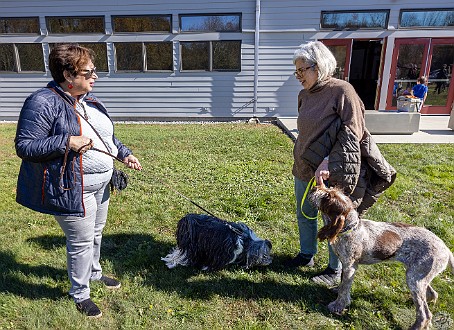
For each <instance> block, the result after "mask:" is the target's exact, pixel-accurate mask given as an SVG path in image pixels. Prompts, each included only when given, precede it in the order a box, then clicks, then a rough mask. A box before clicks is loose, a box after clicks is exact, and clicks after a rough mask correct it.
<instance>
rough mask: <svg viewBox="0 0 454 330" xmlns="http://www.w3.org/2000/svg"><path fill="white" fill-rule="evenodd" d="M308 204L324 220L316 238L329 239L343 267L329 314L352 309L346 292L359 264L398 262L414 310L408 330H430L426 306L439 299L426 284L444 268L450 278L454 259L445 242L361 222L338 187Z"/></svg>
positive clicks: (321, 189)
mask: <svg viewBox="0 0 454 330" xmlns="http://www.w3.org/2000/svg"><path fill="white" fill-rule="evenodd" d="M310 199H311V201H312V202H313V203H314V204H315V205H316V206H317V207H318V209H319V210H320V211H321V213H322V218H323V221H324V227H323V228H321V229H320V230H319V232H318V238H319V239H320V240H325V239H327V240H329V241H330V243H331V245H332V248H333V250H334V252H335V253H336V254H337V256H338V257H339V260H340V261H341V262H342V281H341V284H340V286H339V291H338V296H337V299H336V300H335V301H333V302H331V303H330V304H329V305H328V309H329V310H330V312H332V313H336V314H341V313H342V312H343V311H344V309H345V308H346V307H347V306H348V305H350V302H351V297H350V289H351V286H352V283H353V277H354V274H355V271H356V269H357V268H358V265H359V264H374V263H378V262H381V261H400V262H402V263H403V264H404V265H405V267H406V270H407V273H406V274H407V275H406V277H407V285H408V288H409V289H410V291H411V296H412V298H413V302H414V303H415V305H416V321H415V323H414V324H413V325H412V327H411V329H412V330H416V329H427V328H429V326H430V325H431V319H432V313H431V312H430V310H429V307H428V305H427V301H436V299H437V297H438V294H437V292H435V290H434V289H433V288H432V287H431V286H430V283H431V282H432V280H433V279H434V278H435V277H436V276H437V275H438V274H440V273H441V272H442V271H443V270H445V269H446V267H447V266H448V264H449V265H450V267H451V272H452V273H453V274H454V257H453V254H452V252H451V251H450V250H449V249H448V247H447V246H446V245H445V244H444V243H443V241H442V240H441V239H440V238H438V237H437V236H436V235H435V234H434V233H432V232H430V231H429V230H427V229H425V228H421V227H416V226H411V225H408V224H403V223H388V222H375V221H371V220H366V219H360V218H359V217H358V213H357V212H356V210H355V209H354V206H353V204H352V202H351V200H350V198H348V197H347V196H346V195H345V194H344V193H343V192H342V191H341V190H340V189H337V188H327V187H325V186H317V187H315V188H314V190H313V191H312V192H311V195H310Z"/></svg>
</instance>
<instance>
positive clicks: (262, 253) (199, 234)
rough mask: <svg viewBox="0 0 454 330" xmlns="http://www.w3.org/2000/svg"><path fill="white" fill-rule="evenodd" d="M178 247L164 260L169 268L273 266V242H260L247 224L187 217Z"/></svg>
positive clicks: (179, 230) (179, 231) (182, 222)
mask: <svg viewBox="0 0 454 330" xmlns="http://www.w3.org/2000/svg"><path fill="white" fill-rule="evenodd" d="M176 238H177V247H176V248H174V249H173V250H172V251H171V252H170V253H169V254H168V255H167V256H166V257H164V258H161V260H163V261H164V262H165V263H166V265H167V267H169V268H174V267H176V266H177V265H182V266H194V267H198V268H202V269H204V270H213V271H214V270H219V269H222V268H224V267H225V266H227V265H228V264H239V265H240V266H243V267H245V268H250V267H254V266H267V265H269V264H270V263H271V261H272V257H271V247H272V246H271V242H270V241H268V240H263V239H261V238H258V237H257V235H256V234H255V233H254V232H253V231H252V230H251V229H250V228H249V227H248V226H246V225H245V224H244V223H241V222H239V223H234V222H228V221H225V220H221V219H219V218H216V217H212V216H208V215H204V214H187V215H186V216H185V217H183V218H182V219H181V220H180V221H179V222H178V226H177V231H176Z"/></svg>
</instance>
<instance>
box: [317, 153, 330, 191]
mask: <svg viewBox="0 0 454 330" xmlns="http://www.w3.org/2000/svg"><path fill="white" fill-rule="evenodd" d="M328 163H329V161H328V159H324V160H323V161H322V162H321V163H320V165H318V168H317V170H316V171H315V181H316V182H317V185H318V186H320V185H322V184H323V180H328V179H329V168H328Z"/></svg>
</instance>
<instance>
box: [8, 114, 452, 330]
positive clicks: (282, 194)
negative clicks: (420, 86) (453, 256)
mask: <svg viewBox="0 0 454 330" xmlns="http://www.w3.org/2000/svg"><path fill="white" fill-rule="evenodd" d="M116 130H117V136H118V137H119V138H120V139H121V140H122V141H123V142H124V143H125V144H126V145H128V146H130V147H131V148H132V149H133V150H134V153H135V155H136V156H137V157H139V159H140V160H141V162H142V165H143V167H144V170H143V171H142V172H132V171H131V170H128V169H126V170H125V171H126V172H127V173H128V174H129V176H130V184H129V186H128V188H127V190H125V191H124V192H122V193H120V194H116V195H114V196H112V199H111V207H110V212H109V218H108V223H107V226H106V228H105V231H104V239H103V248H102V265H103V269H104V272H105V273H106V274H111V275H114V276H115V277H117V278H118V279H120V280H121V281H122V287H121V289H119V290H116V291H108V290H107V289H105V288H104V287H103V286H102V285H98V284H97V283H95V284H93V285H92V299H93V300H94V301H95V302H96V303H97V304H98V305H99V306H100V308H101V309H102V311H103V317H102V318H101V319H99V320H89V319H87V318H86V317H84V316H83V315H81V314H80V313H78V312H77V311H76V309H75V307H74V303H73V302H72V300H71V299H70V298H69V297H68V295H67V292H68V290H69V281H68V277H67V274H66V257H65V240H64V237H63V233H62V231H61V229H60V228H59V226H58V224H57V223H56V221H55V220H54V219H53V217H51V216H48V215H43V214H39V213H36V212H32V211H30V210H28V209H26V208H24V207H22V206H20V205H18V204H17V203H16V202H15V185H16V178H17V173H18V169H19V165H20V160H19V158H18V157H17V156H16V154H15V151H14V144H13V139H14V134H15V125H14V124H2V125H0V143H1V146H2V148H1V150H0V165H1V166H0V173H1V187H2V189H1V191H0V194H1V198H0V205H1V213H0V226H1V227H0V228H1V235H0V329H301V328H303V329H367V330H371V329H380V330H381V329H407V328H408V327H409V326H410V325H411V324H412V323H413V321H414V318H415V309H414V305H413V302H412V300H411V297H410V294H409V291H408V289H407V286H406V284H405V270H404V268H403V266H402V265H400V264H397V263H382V264H379V265H372V266H362V267H360V268H359V270H358V272H357V275H356V279H355V282H354V284H353V289H352V300H353V302H352V305H351V307H350V308H349V310H348V311H347V313H345V315H343V316H340V317H339V316H335V315H332V314H330V313H329V312H328V310H327V307H326V306H327V304H328V303H329V302H330V301H332V300H334V299H335V297H336V295H335V293H333V292H332V291H330V290H327V289H325V288H323V287H320V286H317V285H315V284H313V283H311V281H310V277H311V275H313V274H314V273H316V272H318V271H320V270H322V269H323V268H324V267H325V266H326V264H327V256H328V252H327V246H326V242H323V243H320V244H319V253H318V255H317V256H316V267H315V268H311V269H307V268H300V269H296V270H289V269H286V268H285V267H284V266H283V262H284V261H285V260H286V259H287V258H290V257H292V256H294V255H295V254H296V253H297V252H298V248H299V243H298V234H297V225H296V220H295V216H294V196H293V177H292V175H291V168H292V148H293V143H292V141H291V140H290V138H288V137H287V136H286V135H284V134H283V133H282V132H281V131H280V130H279V129H278V128H277V127H275V126H273V125H266V124H262V125H251V124H238V123H235V124H233V123H225V124H189V125H176V124H162V125H159V124H150V125H139V124H117V125H116ZM380 148H381V150H382V152H383V154H384V155H385V157H386V158H387V160H388V161H389V162H390V163H391V164H392V165H393V166H394V167H395V168H396V169H397V171H398V177H397V180H396V182H395V184H394V185H393V186H392V187H391V188H389V189H388V190H387V191H386V192H385V194H384V195H383V196H382V197H381V198H380V200H379V201H378V203H377V204H376V205H374V207H373V208H372V209H370V210H369V211H368V213H367V217H368V218H370V219H373V220H377V221H400V222H406V223H411V224H415V225H421V226H425V227H427V228H428V229H430V230H431V231H433V232H434V233H436V234H437V235H438V236H440V237H441V238H442V239H443V240H444V241H445V242H446V244H447V245H448V247H449V248H450V249H451V250H454V194H453V192H454V145H452V144H443V145H442V144H440V145H436V144H425V145H422V144H420V145H418V144H392V145H391V144H389V145H385V144H383V145H380ZM161 181H165V182H166V183H167V184H170V185H171V186H172V187H173V188H174V189H177V190H178V191H180V192H181V193H183V194H185V195H187V196H189V197H190V198H192V199H193V200H194V201H196V202H197V203H199V204H201V205H202V206H203V207H205V208H206V209H208V210H209V211H210V212H212V213H214V214H216V215H217V216H219V217H221V218H223V219H226V220H229V221H243V222H245V223H246V224H247V225H249V226H250V227H251V228H252V229H254V231H255V232H256V233H257V234H258V235H259V236H260V237H262V238H267V239H269V240H270V241H271V242H272V243H273V252H274V260H273V263H272V264H271V265H270V266H268V267H266V268H257V269H252V270H244V269H241V268H239V267H229V268H227V269H225V270H222V271H219V272H215V273H209V272H203V271H198V270H195V269H191V268H184V267H180V268H176V269H173V270H169V269H167V268H166V266H165V264H164V262H163V261H161V260H160V258H161V257H163V256H165V255H166V254H167V253H168V252H169V250H170V249H171V248H172V247H173V246H174V245H175V237H174V232H175V229H176V224H177V222H178V220H179V219H180V218H181V217H182V216H184V215H185V214H186V213H189V212H194V213H202V212H201V211H200V210H199V209H197V208H196V207H195V206H194V205H192V204H191V203H189V202H188V201H186V200H184V199H183V198H181V197H180V196H178V195H177V194H175V193H174V192H173V191H172V190H170V189H168V188H167V187H166V186H164V185H163V184H162V183H161ZM453 281H454V275H452V274H450V273H449V272H448V271H446V272H444V273H442V274H441V275H440V276H439V277H438V278H436V279H435V280H434V282H433V287H434V289H435V290H436V291H437V292H438V293H439V295H440V296H439V300H438V302H437V303H436V304H435V305H433V304H432V305H431V310H432V312H433V314H434V321H433V323H434V326H435V329H449V328H452V327H453V326H454V323H453V320H454V312H453V308H452V306H454V286H453V283H454V282H453Z"/></svg>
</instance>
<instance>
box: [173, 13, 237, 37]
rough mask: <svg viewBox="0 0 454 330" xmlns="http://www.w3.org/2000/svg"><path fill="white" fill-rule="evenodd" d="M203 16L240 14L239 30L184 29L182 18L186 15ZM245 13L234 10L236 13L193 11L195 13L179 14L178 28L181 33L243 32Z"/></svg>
mask: <svg viewBox="0 0 454 330" xmlns="http://www.w3.org/2000/svg"><path fill="white" fill-rule="evenodd" d="M202 16H207V17H209V16H215V17H222V16H238V19H239V22H238V30H234V31H230V30H183V29H182V25H183V24H182V21H181V19H182V18H184V17H202ZM242 21H243V13H241V12H234V13H219V14H217V13H216V14H210V13H193V14H179V15H178V30H179V33H212V32H219V33H241V32H243V23H242Z"/></svg>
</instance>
